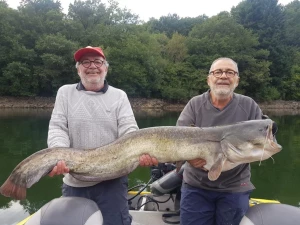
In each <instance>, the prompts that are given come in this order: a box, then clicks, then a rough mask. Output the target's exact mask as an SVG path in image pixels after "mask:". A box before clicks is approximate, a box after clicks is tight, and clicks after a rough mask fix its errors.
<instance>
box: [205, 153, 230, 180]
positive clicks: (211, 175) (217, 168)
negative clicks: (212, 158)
mask: <svg viewBox="0 0 300 225" xmlns="http://www.w3.org/2000/svg"><path fill="white" fill-rule="evenodd" d="M225 161H226V157H225V155H224V154H223V153H219V154H218V156H217V160H216V162H215V163H214V165H212V167H211V168H210V170H209V171H208V179H209V180H211V181H215V180H216V179H218V178H219V176H220V174H221V172H222V169H223V166H224V163H225Z"/></svg>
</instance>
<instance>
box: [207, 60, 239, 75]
mask: <svg viewBox="0 0 300 225" xmlns="http://www.w3.org/2000/svg"><path fill="white" fill-rule="evenodd" d="M220 60H229V61H231V62H233V64H234V65H235V67H236V72H237V75H238V76H239V68H238V64H237V63H236V62H235V61H234V60H233V59H231V58H227V57H221V58H217V59H216V60H215V61H213V63H212V64H211V66H210V69H209V73H210V72H211V71H212V68H213V66H214V64H215V63H216V62H218V61H220Z"/></svg>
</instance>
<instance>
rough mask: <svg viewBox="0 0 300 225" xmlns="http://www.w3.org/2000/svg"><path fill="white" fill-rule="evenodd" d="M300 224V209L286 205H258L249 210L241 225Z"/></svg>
mask: <svg viewBox="0 0 300 225" xmlns="http://www.w3.org/2000/svg"><path fill="white" fill-rule="evenodd" d="M296 224H300V209H299V208H297V207H295V206H291V205H286V204H258V205H255V206H252V207H250V208H249V209H248V211H247V213H246V215H245V216H244V217H243V219H242V221H241V222H240V225H296Z"/></svg>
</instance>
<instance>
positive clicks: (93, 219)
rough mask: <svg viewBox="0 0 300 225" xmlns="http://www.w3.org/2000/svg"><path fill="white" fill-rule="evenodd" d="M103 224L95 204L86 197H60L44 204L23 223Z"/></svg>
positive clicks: (28, 224)
mask: <svg viewBox="0 0 300 225" xmlns="http://www.w3.org/2000/svg"><path fill="white" fill-rule="evenodd" d="M63 224H72V225H95V224H97V225H103V217H102V214H101V211H100V210H99V208H98V206H97V204H96V203H95V202H94V201H92V200H90V199H86V198H80V197H61V198H56V199H53V200H51V201H50V202H48V203H47V204H45V205H44V206H43V207H42V208H41V209H40V210H38V211H37V212H36V213H35V214H33V216H32V217H31V218H30V219H29V220H28V221H27V222H26V223H25V225H63Z"/></svg>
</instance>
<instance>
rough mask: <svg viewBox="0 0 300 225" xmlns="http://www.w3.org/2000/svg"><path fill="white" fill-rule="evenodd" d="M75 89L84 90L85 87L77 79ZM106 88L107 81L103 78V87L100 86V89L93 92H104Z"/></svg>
mask: <svg viewBox="0 0 300 225" xmlns="http://www.w3.org/2000/svg"><path fill="white" fill-rule="evenodd" d="M76 89H77V90H78V91H86V89H85V87H84V86H83V84H82V82H81V81H79V83H78V84H77V86H76ZM107 89H108V82H107V80H105V81H104V86H103V88H101V89H100V90H98V91H95V92H103V93H105V92H106V91H107Z"/></svg>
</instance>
